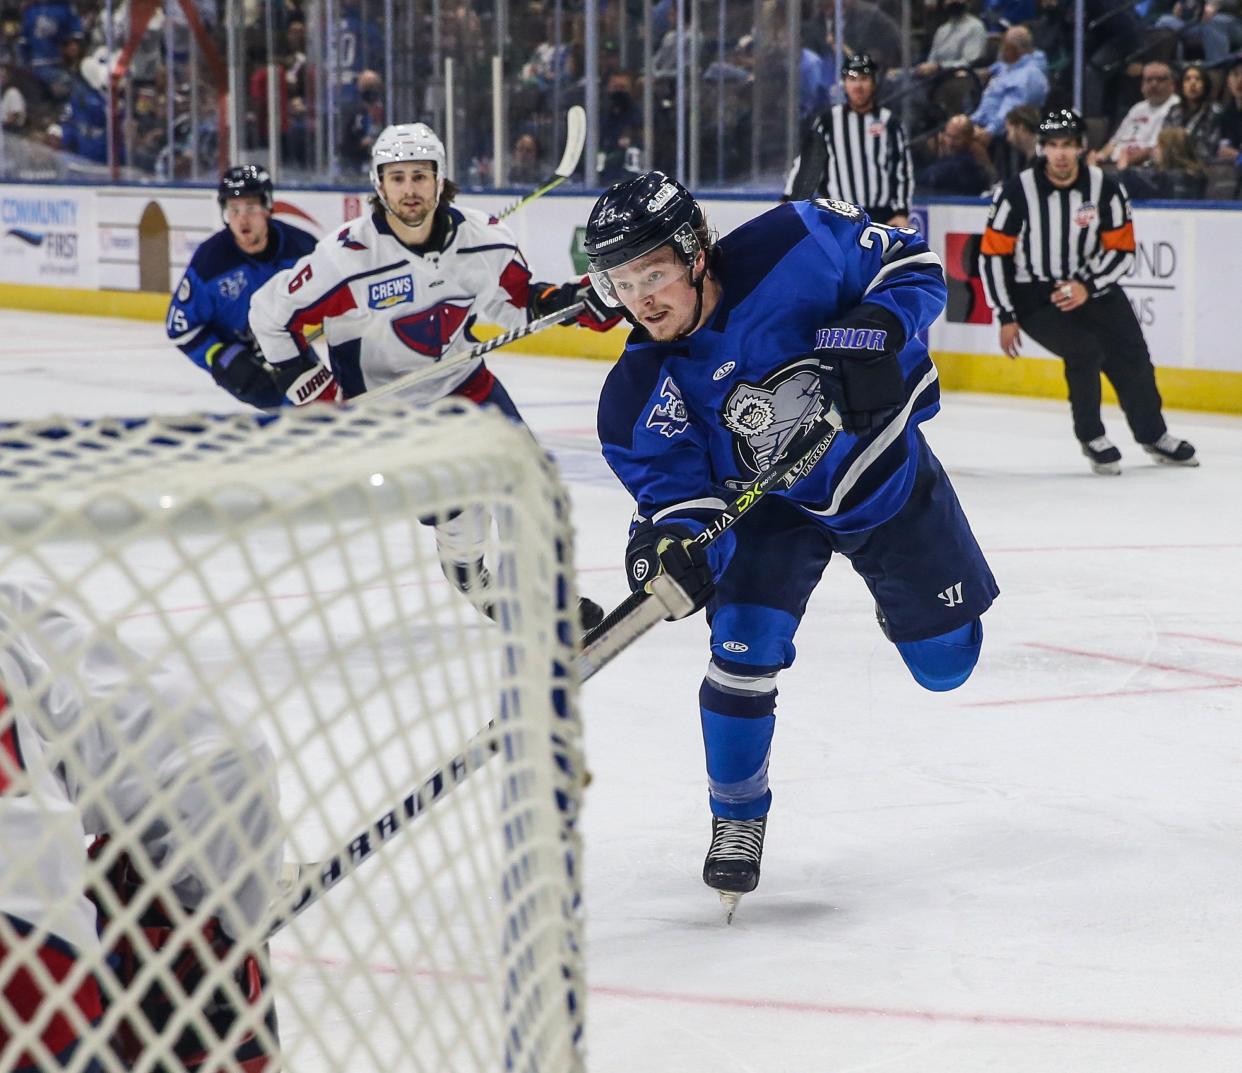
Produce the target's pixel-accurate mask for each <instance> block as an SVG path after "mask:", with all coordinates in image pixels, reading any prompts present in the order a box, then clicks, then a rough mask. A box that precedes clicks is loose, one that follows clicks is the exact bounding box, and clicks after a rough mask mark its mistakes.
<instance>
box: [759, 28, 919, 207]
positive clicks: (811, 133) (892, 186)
mask: <svg viewBox="0 0 1242 1073" xmlns="http://www.w3.org/2000/svg"><path fill="white" fill-rule="evenodd" d="M877 75H878V69H877V67H876V64H875V61H874V60H872V58H871V57H870V56H869V55H867V53H865V52H858V53H855V54H854V55H853V56H851V57H850V58H849V60H848V61H847V62H846V63H845V65H844V70H843V72H842V81H843V83H844V86H845V98H846V99H845V102H844V103H843V104H834V105H833V106H832V107H831V108H828V109H827V110H825V111H824V112H821V113H820V115H819V117H818V118H817V119H816V120H815V121H814V122H813V123H812V124H811V126H810V129H809V130H808V131H807V133H806V137H805V138H803V141H802V149H801V152H800V153H799V154H798V157H797V159H796V160H794V162H793V167H792V168H790V171H789V178H788V180H787V181H786V184H785V193H784V197H783V198H782V200H783V201H802V200H806V199H808V198H813V197H826V198H830V199H832V200H834V201H841V202H846V203H848V204H851V205H857V206H859V207H860V208H861V209H862V210H863V211H864V212H865V213H866V214H867V215H868V216H869V217H871V219H872V220H874V221H875V222H876V223H881V224H889V225H891V226H894V227H902V226H904V225H905V224H906V223H907V222H908V220H909V218H910V196H911V194H912V193H913V185H914V184H913V169H912V165H911V162H910V148H909V145H908V143H907V140H906V132H905V130H904V129H903V128H902V126H901V120H900V119H899V118H898V117H897V115H896V114H895V113H894V112H893V111H892V110H891V109H889V108H884V107H882V106H880V104H879V103H878V102H877V99H876V84H877Z"/></svg>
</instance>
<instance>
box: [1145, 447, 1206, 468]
mask: <svg viewBox="0 0 1242 1073" xmlns="http://www.w3.org/2000/svg"><path fill="white" fill-rule="evenodd" d="M1147 453H1148V455H1150V456H1151V457H1152V459H1154V460H1155V461H1156V462H1157V463H1159V464H1160V465H1162V466H1186V467H1191V468H1193V467H1194V466H1197V465H1198V464H1199V456H1198V455H1191V456H1190V457H1189V458H1187V459H1186V460H1185V461H1182V462H1179V461H1178V460H1177V459H1176V458H1165V456H1164V455H1162V454H1157V453H1156V452H1155V451H1148V452H1147Z"/></svg>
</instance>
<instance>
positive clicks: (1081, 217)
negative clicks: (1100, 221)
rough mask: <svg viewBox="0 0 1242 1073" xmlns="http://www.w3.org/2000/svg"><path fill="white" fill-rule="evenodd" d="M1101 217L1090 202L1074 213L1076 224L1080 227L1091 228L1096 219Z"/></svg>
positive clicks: (1084, 203) (1080, 206)
mask: <svg viewBox="0 0 1242 1073" xmlns="http://www.w3.org/2000/svg"><path fill="white" fill-rule="evenodd" d="M1098 215H1099V213H1098V212H1097V211H1096V208H1095V205H1093V204H1092V203H1091V202H1090V201H1084V202H1083V203H1082V204H1081V205H1079V206H1078V208H1077V209H1076V210H1075V212H1074V223H1075V224H1077V225H1078V226H1079V227H1090V226H1091V225H1092V224H1093V223H1095V218H1096V217H1097V216H1098Z"/></svg>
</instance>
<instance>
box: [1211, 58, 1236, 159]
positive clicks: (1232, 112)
mask: <svg viewBox="0 0 1242 1073" xmlns="http://www.w3.org/2000/svg"><path fill="white" fill-rule="evenodd" d="M1220 139H1221V140H1220V148H1219V149H1218V150H1217V151H1216V159H1217V160H1223V161H1225V163H1227V164H1237V163H1238V161H1239V159H1242V157H1240V156H1239V154H1240V153H1242V56H1239V57H1237V58H1236V59H1235V60H1234V61H1233V66H1231V67H1230V68H1229V70H1228V72H1227V73H1226V75H1225V108H1224V111H1223V112H1222V113H1221V117H1220Z"/></svg>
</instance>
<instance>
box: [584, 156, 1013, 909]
mask: <svg viewBox="0 0 1242 1073" xmlns="http://www.w3.org/2000/svg"><path fill="white" fill-rule="evenodd" d="M713 239H714V236H713V234H712V232H711V231H710V229H709V228H708V225H707V221H706V219H705V218H704V215H703V212H702V209H701V208H700V207H699V205H698V203H697V202H696V201H695V200H694V198H693V197H691V195H690V194H689V193H688V192H687V191H686V190H685V188H684V187H682V186H681V184H680V183H678V182H676V181H674V180H672V179H670V178H668V177H667V176H666V175H664V174H662V173H661V172H658V171H657V172H649V173H647V174H645V175H641V176H638V177H636V178H632V179H628V180H626V181H624V182H622V183H619V184H617V185H616V186H613V187H612V188H611V189H609V190H608V191H606V192H605V193H604V195H603V196H602V197H600V199H599V200H598V201H597V202H596V203H595V207H594V208H593V209H592V210H591V215H590V217H589V219H588V221H587V230H586V241H585V246H586V250H587V253H588V256H589V258H590V266H591V279H592V282H593V283H594V285H595V287H596V290H597V291H598V292H599V294H600V296H601V297H602V298H604V299H605V300H606V301H608V302H609V303H611V304H613V305H614V306H624V308H625V311H626V315H627V317H628V318H629V320H630V321H631V323H632V324H633V325H634V330H633V332H632V333H631V334H630V338H629V341H628V343H627V345H626V348H625V352H624V353H623V354H622V356H621V359H620V360H619V362H618V363H617V365H616V366H615V368H614V369H613V370H612V371H611V373H610V374H609V376H608V378H607V381H606V383H605V385H604V389H603V392H602V394H601V397H600V401H599V418H598V424H599V436H600V442H601V444H602V445H603V452H604V457H605V459H606V460H607V461H608V464H609V465H610V466H611V467H612V469H613V471H614V472H615V473H616V475H617V476H618V477H619V478H620V480H621V482H622V483H623V484H624V485H625V487H626V488H627V489H628V490H629V492H630V494H631V495H632V496H633V497H634V499H635V500H636V502H637V509H636V513H635V520H634V522H633V523H632V525H631V529H630V538H629V545H628V547H627V549H626V557H625V562H626V572H627V577H628V580H629V583H630V586H631V587H632V588H634V589H638V588H640V587H642V586H644V585H647V584H649V583H650V580H651V578H653V577H654V576H655V575H657V574H659V573H661V572H664V573H666V574H667V575H668V576H669V577H670V578H671V579H672V580H673V581H674V582H676V583H677V584H678V585H679V586H680V587H681V588H682V589H684V590H685V591H686V593H687V594H688V595H689V596H690V597H691V598H692V599H693V601H694V603H695V606H696V608H698V607H704V606H705V607H706V608H707V616H708V621H709V623H710V626H711V658H710V662H709V664H708V668H707V675H706V677H705V678H704V680H703V684H702V687H701V689H700V691H699V707H700V716H701V721H702V729H703V740H704V746H705V751H706V754H707V776H708V793H709V802H710V807H711V814H712V838H711V844H710V847H709V849H708V852H707V859H706V861H705V863H704V867H703V880H704V882H705V883H707V885H708V886H710V887H712V888H714V889H716V890H717V891H719V892H721V898H722V900H723V901H724V902H725V906H726V909H727V910H728V912H729V915H730V919H731V918H732V912H733V909H734V907H735V906H736V904H737V899H738V898H739V897H740V896H741V895H742V894H744V893H746V892H748V891H751V890H754V888H755V887H756V885H757V884H758V882H759V869H760V861H761V855H762V851H763V838H764V832H765V829H766V824H767V816H768V810H769V807H770V805H771V801H772V794H771V792H770V790H769V788H768V753H769V747H770V745H771V741H772V734H773V730H774V727H775V711H776V677H777V674H778V672H779V671H781V670H782V669H783V668H785V667H788V666H790V665H791V664H792V663H793V660H794V655H795V650H794V644H793V641H794V633H795V631H796V630H797V627H798V623H799V621H800V619H801V617H802V615H803V613H804V611H805V609H806V605H807V600H808V599H809V597H810V595H811V591H812V590H813V589H814V588H815V586H816V584H817V583H818V581H819V579H820V576H821V574H822V573H823V570H824V568H825V567H826V566H827V564H828V560H829V559H830V558H831V556H832V554H833V553H834V552H838V553H840V554H842V555H844V556H845V557H846V558H847V559H848V560H849V561H850V563H851V565H852V566H853V567H854V569H855V571H857V572H858V574H860V575H861V577H862V578H863V580H864V581H865V582H866V584H867V586H868V587H869V588H870V590H871V593H872V595H873V596H874V597H875V601H876V610H877V616H878V617H879V620H880V624H881V628H882V629H883V630H884V632H885V634H886V635H887V637H888V638H889V640H891V641H892V642H893V643H894V645H895V646H896V648H897V651H898V652H899V653H900V655H901V658H902V659H903V660H904V662H905V664H906V666H907V668H908V669H909V671H910V673H911V674H912V675H913V676H914V678H915V680H916V681H917V682H919V684H920V685H922V686H924V687H925V688H927V689H931V690H947V689H954V688H956V687H957V686H959V685H961V684H962V683H963V682H964V681H966V679H967V678H968V677H969V675H970V673H971V671H972V670H973V668H974V666H975V663H976V661H977V659H978V657H979V651H980V646H981V644H982V640H983V629H982V625H981V622H980V616H981V615H982V614H983V612H984V611H986V610H987V608H988V607H989V606H990V605H991V603H992V600H993V598H994V597H995V596H996V595H997V592H998V589H997V586H996V582H995V580H994V579H993V577H992V573H991V571H990V570H989V568H988V564H987V562H986V561H985V560H984V557H983V553H982V552H981V551H980V549H979V545H978V544H977V543H976V541H975V538H974V535H973V534H972V533H971V530H970V526H969V524H968V523H967V520H966V517H965V515H964V514H963V512H962V508H961V506H960V505H959V503H958V500H957V496H956V495H955V493H954V491H953V487H952V485H951V484H950V483H949V478H948V476H947V475H946V474H945V472H944V470H943V469H942V468H941V466H940V463H939V462H938V461H937V459H936V457H935V455H933V454H932V452H931V449H930V448H929V447H928V445H927V443H926V441H925V440H924V438H923V436H922V433H921V432H920V431H919V425H920V424H921V423H922V422H923V421H926V420H927V419H928V418H930V417H932V416H933V415H934V414H935V413H936V411H937V410H938V409H939V406H940V402H939V384H938V382H937V376H936V369H935V366H934V365H933V364H932V362H931V359H930V357H929V355H928V353H927V348H926V347H925V346H924V345H923V343H922V342H921V341H920V340H919V338H918V333H919V332H920V331H922V330H923V329H925V328H926V327H927V326H928V325H929V324H931V323H932V321H934V320H935V319H936V317H938V316H939V315H940V312H941V310H942V309H943V308H944V304H945V298H946V289H945V282H944V274H943V271H942V269H941V265H940V261H939V259H938V258H937V257H936V255H935V254H933V253H932V252H931V251H930V250H929V249H928V247H927V244H926V243H925V242H924V240H923V238H922V237H921V236H920V235H919V234H918V232H917V231H915V230H913V229H911V228H904V227H903V228H890V227H884V226H880V225H877V224H873V223H872V222H871V221H870V219H869V218H868V217H867V216H866V214H865V213H863V212H862V211H861V210H860V209H858V208H857V207H856V206H853V205H848V204H845V203H843V202H836V201H826V200H819V201H796V202H790V203H788V204H785V205H782V206H780V207H779V208H776V209H773V210H771V211H770V212H766V213H764V214H763V215H762V216H760V217H758V218H757V219H755V220H752V221H751V222H749V223H747V224H745V225H743V226H742V227H740V228H738V229H737V230H736V231H734V232H733V233H732V234H730V235H728V236H727V237H725V238H723V239H721V240H720V241H719V242H718V243H717V242H714V241H713ZM829 405H835V406H836V408H837V410H838V412H839V414H840V417H841V421H842V424H843V429H842V431H841V432H840V433H839V434H838V435H837V436H836V437H835V439H834V440H833V442H832V445H831V448H830V449H829V450H828V452H827V453H826V454H825V455H824V457H823V458H822V459H821V460H820V461H819V462H818V464H817V465H815V466H814V468H812V469H811V470H810V471H809V472H808V473H806V474H804V475H803V476H802V478H801V479H800V480H799V481H797V482H796V483H795V484H793V485H792V487H790V488H788V489H787V490H783V491H776V492H769V493H768V494H767V496H766V501H765V502H764V503H762V504H760V505H759V506H758V507H756V508H755V511H754V515H753V516H752V517H750V518H748V519H747V520H746V521H744V522H742V523H740V524H739V525H738V526H737V528H736V529H731V530H729V531H727V532H726V533H725V535H724V536H723V537H722V538H721V539H718V540H716V541H715V542H713V543H711V544H709V545H707V546H706V547H704V546H702V545H700V544H697V543H694V542H693V541H692V540H691V538H692V537H693V536H694V535H695V534H696V533H698V532H700V531H701V530H702V529H703V528H704V526H705V521H706V520H708V519H710V518H711V517H712V516H713V515H714V514H716V513H717V512H719V511H721V510H722V509H723V508H724V507H725V505H726V502H727V501H728V500H731V499H732V498H733V496H734V495H735V494H736V489H738V488H739V487H741V486H742V485H744V484H747V483H749V482H750V481H752V480H753V479H754V478H755V477H756V475H758V474H759V473H760V472H762V471H763V470H765V469H766V468H767V467H769V466H771V465H772V463H773V462H774V461H775V460H776V459H778V458H779V457H780V456H781V454H782V452H783V450H784V449H785V447H786V446H787V445H788V444H789V442H790V440H791V439H792V438H793V437H794V436H795V435H796V434H797V432H798V431H800V430H801V429H802V428H805V427H806V426H807V425H808V424H809V423H810V422H811V421H812V420H813V419H814V418H816V417H817V416H818V415H819V414H820V412H821V411H822V410H823V408H824V407H826V406H829Z"/></svg>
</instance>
